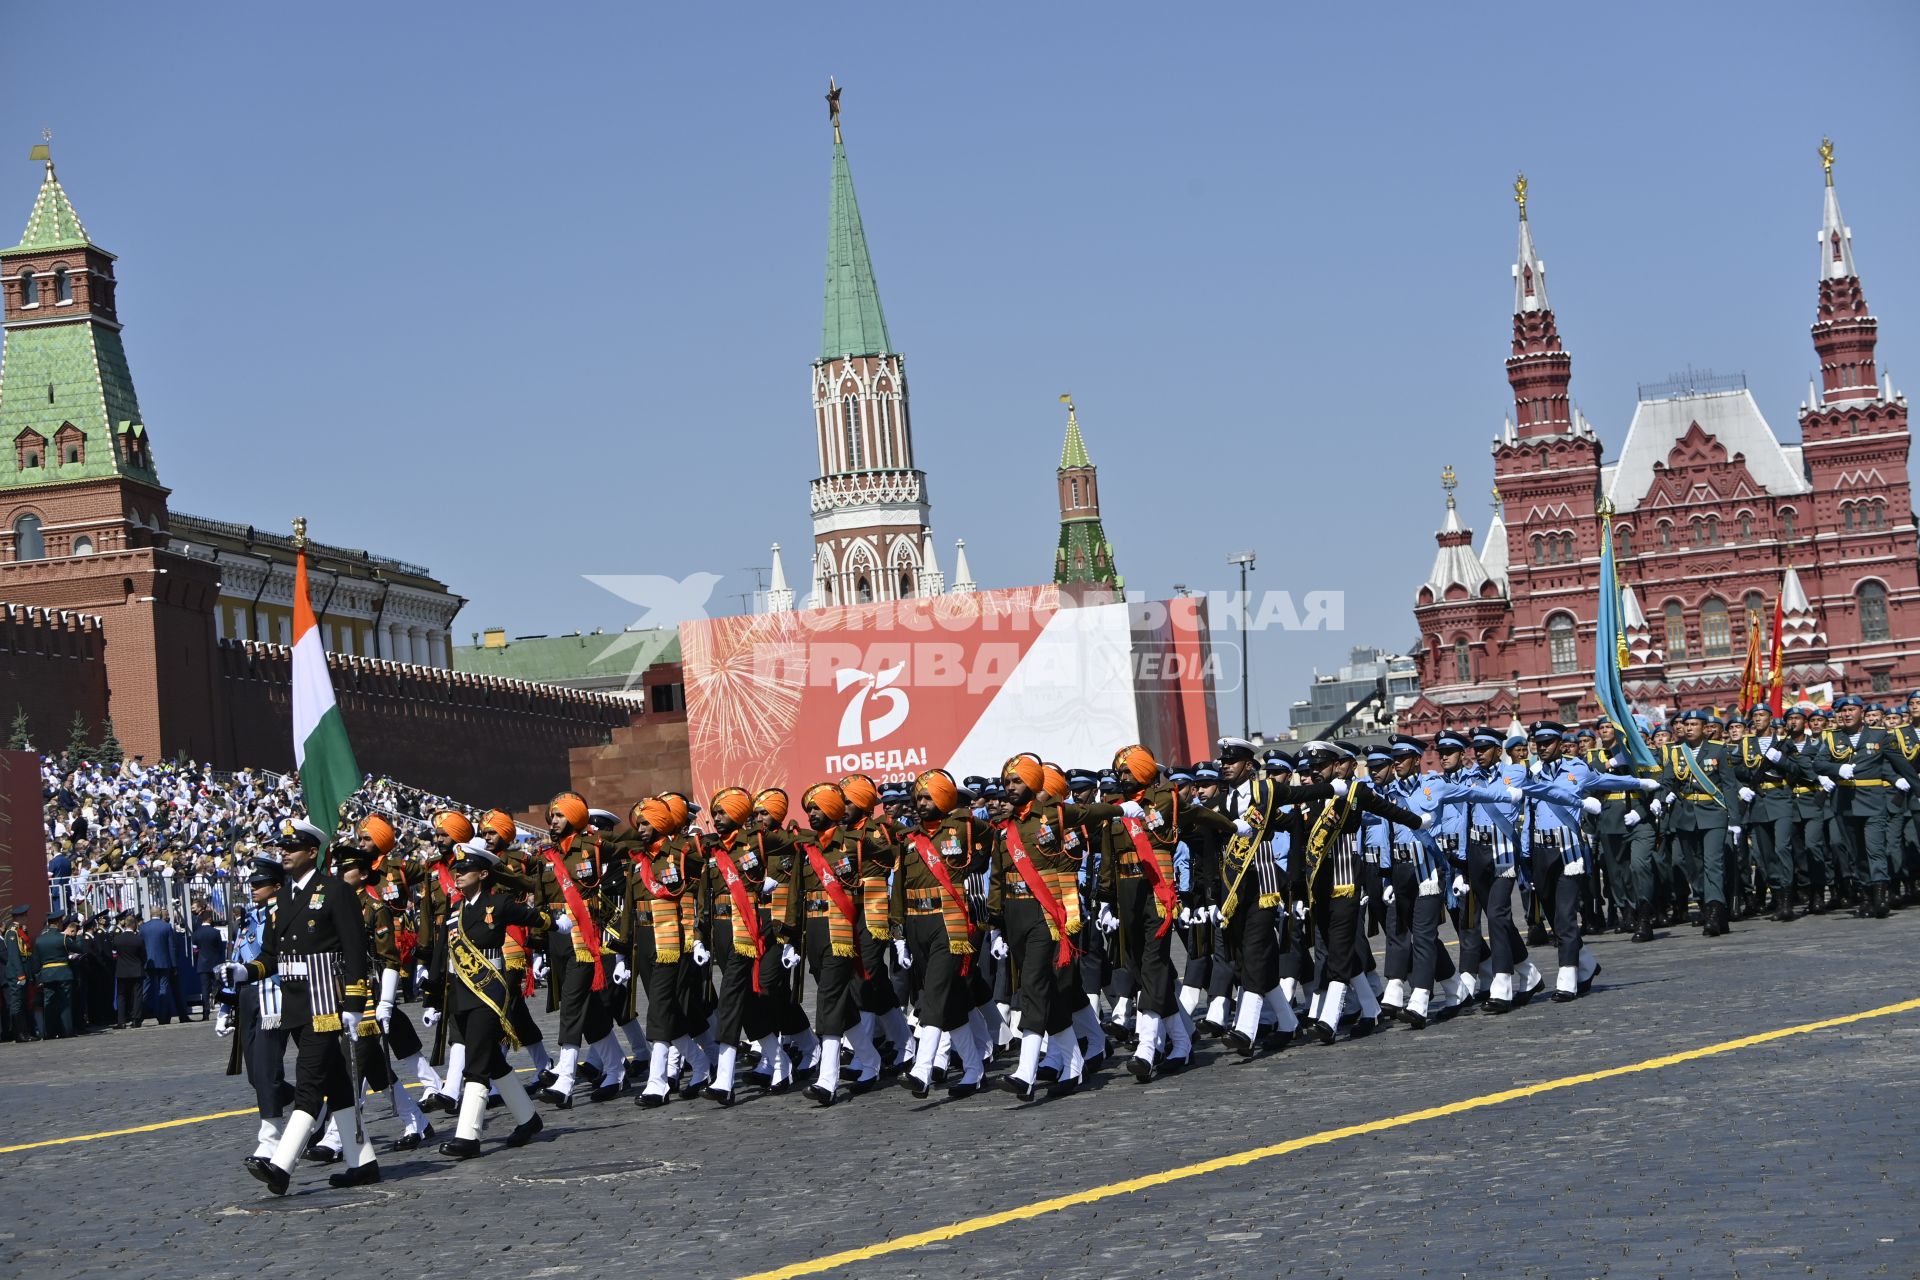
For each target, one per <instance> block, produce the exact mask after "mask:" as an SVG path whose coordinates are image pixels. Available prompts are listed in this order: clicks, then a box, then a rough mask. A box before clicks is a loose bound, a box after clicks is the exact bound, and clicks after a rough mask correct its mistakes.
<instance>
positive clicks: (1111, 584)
mask: <svg viewBox="0 0 1920 1280" xmlns="http://www.w3.org/2000/svg"><path fill="white" fill-rule="evenodd" d="M1060 400H1061V402H1062V403H1063V404H1065V405H1066V406H1067V440H1066V443H1065V444H1064V445H1063V446H1062V447H1061V449H1060V469H1059V470H1058V471H1057V472H1055V475H1056V476H1057V477H1058V479H1059V482H1060V548H1059V550H1058V551H1056V552H1055V553H1054V557H1053V580H1054V582H1055V583H1057V584H1058V585H1060V586H1063V587H1064V586H1071V585H1083V584H1084V585H1092V586H1100V587H1106V588H1109V589H1111V590H1112V591H1114V592H1119V591H1121V590H1122V589H1124V588H1125V586H1126V579H1125V578H1122V577H1121V576H1120V571H1119V570H1118V569H1116V568H1115V567H1114V564H1113V546H1112V544H1110V543H1109V542H1108V541H1107V531H1106V529H1105V527H1104V526H1102V525H1101V523H1100V473H1099V471H1098V470H1097V469H1096V468H1095V467H1094V465H1093V459H1092V458H1091V457H1089V456H1088V454H1087V442H1086V439H1085V438H1084V437H1082V436H1081V434H1080V419H1079V416H1078V415H1077V414H1076V413H1075V412H1074V407H1073V397H1072V396H1070V395H1063V396H1061V397H1060Z"/></svg>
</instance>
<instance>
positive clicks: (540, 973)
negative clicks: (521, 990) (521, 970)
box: [533, 956, 547, 982]
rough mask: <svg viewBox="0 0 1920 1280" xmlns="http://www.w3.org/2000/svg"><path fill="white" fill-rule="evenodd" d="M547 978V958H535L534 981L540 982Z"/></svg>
mask: <svg viewBox="0 0 1920 1280" xmlns="http://www.w3.org/2000/svg"><path fill="white" fill-rule="evenodd" d="M546 976H547V958H546V957H545V956H535V957H534V958H533V980H534V981H535V982H538V981H540V980H541V979H542V978H544V977H546Z"/></svg>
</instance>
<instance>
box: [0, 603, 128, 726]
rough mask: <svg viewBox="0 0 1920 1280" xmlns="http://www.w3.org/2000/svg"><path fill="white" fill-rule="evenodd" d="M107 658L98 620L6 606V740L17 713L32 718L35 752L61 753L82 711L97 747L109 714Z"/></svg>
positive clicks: (1, 617) (0, 691)
mask: <svg viewBox="0 0 1920 1280" xmlns="http://www.w3.org/2000/svg"><path fill="white" fill-rule="evenodd" d="M105 652H106V638H105V633H104V632H103V630H102V628H101V624H100V619H99V618H97V617H92V616H87V615H76V614H67V615H65V616H64V617H63V616H62V615H60V614H58V613H52V614H50V613H47V612H45V611H43V610H40V609H28V608H25V607H23V606H18V605H0V734H4V733H6V732H8V731H9V730H10V727H11V725H12V724H13V716H14V712H15V709H16V708H17V709H19V710H22V711H25V712H26V713H27V725H28V729H29V731H30V732H31V734H32V735H33V745H34V747H35V748H36V749H38V750H42V751H58V750H60V748H62V747H64V746H66V745H67V730H68V727H69V726H70V725H72V723H73V713H74V712H75V711H78V712H79V713H80V714H81V715H83V716H85V717H86V719H87V723H88V724H89V725H91V726H92V728H93V734H94V738H95V740H96V741H97V740H98V739H99V735H100V724H101V722H102V721H103V720H105V719H106V714H107V664H106V657H105ZM115 732H116V735H117V734H118V726H116V727H115ZM4 741H5V737H4V736H0V742H4ZM124 741H125V740H124V739H122V742H123V743H124Z"/></svg>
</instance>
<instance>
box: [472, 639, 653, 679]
mask: <svg viewBox="0 0 1920 1280" xmlns="http://www.w3.org/2000/svg"><path fill="white" fill-rule="evenodd" d="M452 658H453V669H454V670H455V671H466V672H471V673H472V674H474V675H479V676H498V677H500V678H501V679H504V680H530V681H533V682H535V683H538V684H564V685H571V686H573V687H575V688H607V687H611V688H621V687H625V686H626V685H627V683H628V677H629V676H631V677H632V685H633V687H635V688H638V687H639V684H640V673H641V672H643V671H645V670H646V669H647V668H648V667H650V666H653V665H654V664H655V663H657V662H678V661H680V631H679V628H677V627H649V628H647V629H646V630H644V631H612V632H601V631H595V632H591V633H580V632H575V633H574V634H573V635H569V636H517V637H514V638H512V639H508V638H507V637H506V636H505V635H503V634H501V633H499V632H491V633H488V634H487V635H486V636H484V637H481V638H480V640H479V643H476V644H472V645H460V646H457V647H456V648H455V649H454V651H453V654H452Z"/></svg>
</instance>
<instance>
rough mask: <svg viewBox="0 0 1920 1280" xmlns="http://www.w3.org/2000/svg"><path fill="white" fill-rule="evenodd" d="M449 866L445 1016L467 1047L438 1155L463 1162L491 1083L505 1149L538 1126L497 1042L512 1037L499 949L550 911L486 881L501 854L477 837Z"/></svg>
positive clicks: (475, 1139) (474, 1145)
mask: <svg viewBox="0 0 1920 1280" xmlns="http://www.w3.org/2000/svg"><path fill="white" fill-rule="evenodd" d="M457 852H458V857H457V860H456V861H455V862H454V864H453V867H452V870H453V872H454V875H455V877H456V887H457V889H458V891H459V895H460V896H459V900H458V901H457V902H455V903H454V904H453V906H452V909H451V911H450V912H449V914H448V917H447V936H446V938H445V939H444V945H445V948H446V956H447V967H448V971H449V973H450V974H451V978H450V980H449V982H448V983H447V986H446V994H447V1007H446V1015H447V1018H448V1020H449V1024H450V1027H451V1029H452V1031H453V1033H454V1034H455V1035H456V1036H457V1037H458V1038H459V1041H460V1043H461V1044H462V1045H463V1046H465V1048H466V1053H465V1055H464V1058H465V1061H466V1067H465V1070H464V1073H463V1081H462V1085H461V1090H460V1114H459V1121H458V1123H457V1124H456V1126H455V1128H454V1134H453V1137H451V1138H449V1139H448V1140H447V1141H445V1142H443V1143H441V1144H440V1151H441V1154H443V1155H448V1156H452V1157H453V1158H454V1159H456V1160H469V1159H472V1158H473V1157H474V1156H477V1155H479V1154H480V1130H481V1127H482V1125H484V1124H485V1122H486V1114H487V1095H488V1093H489V1092H490V1090H493V1089H497V1090H499V1092H500V1097H501V1099H502V1100H503V1101H504V1102H505V1103H506V1107H507V1114H509V1115H510V1116H512V1117H513V1131H512V1132H511V1133H509V1134H508V1135H507V1139H506V1145H507V1146H509V1147H520V1146H525V1145H526V1144H527V1143H529V1142H531V1141H533V1139H534V1136H535V1135H536V1134H538V1133H539V1132H540V1130H541V1129H542V1128H543V1127H544V1123H543V1122H542V1120H541V1119H540V1114H539V1112H538V1111H536V1110H535V1109H534V1106H533V1099H532V1098H530V1097H528V1096H527V1090H526V1087H525V1086H524V1085H522V1084H521V1083H520V1080H519V1078H518V1077H517V1076H515V1075H514V1074H513V1071H512V1069H511V1068H509V1067H508V1066H507V1059H506V1055H505V1054H504V1053H503V1052H502V1051H501V1047H500V1046H501V1043H502V1041H505V1042H506V1043H509V1044H513V1043H515V1036H514V1032H513V1022H512V1019H511V1018H510V1017H509V1015H508V1011H507V1010H508V1001H509V995H508V991H509V982H508V979H507V970H506V966H505V955H504V952H503V947H504V944H505V942H506V931H507V929H508V928H509V927H517V928H522V929H544V928H546V927H547V924H548V922H549V917H548V915H547V913H546V912H545V911H543V910H541V909H540V908H538V907H530V906H528V905H527V904H526V903H525V902H524V901H523V900H521V898H520V897H519V895H517V894H505V893H501V892H500V891H499V890H497V889H496V888H495V887H494V886H493V885H492V884H491V883H490V881H491V879H492V876H493V874H494V872H495V871H496V870H497V869H498V867H499V865H500V859H499V856H498V855H496V854H495V853H493V852H492V851H491V850H490V849H488V848H487V847H486V846H485V845H484V844H481V843H479V842H477V841H469V842H467V843H464V844H462V845H460V846H458V850H457Z"/></svg>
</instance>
